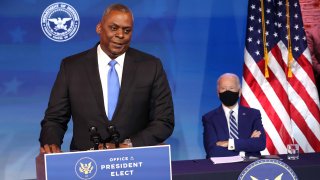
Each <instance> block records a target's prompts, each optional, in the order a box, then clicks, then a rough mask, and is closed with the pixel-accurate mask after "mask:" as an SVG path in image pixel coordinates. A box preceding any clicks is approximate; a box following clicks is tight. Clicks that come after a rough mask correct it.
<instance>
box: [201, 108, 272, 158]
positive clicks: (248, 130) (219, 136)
mask: <svg viewBox="0 0 320 180" xmlns="http://www.w3.org/2000/svg"><path fill="white" fill-rule="evenodd" d="M202 123H203V127H204V132H203V141H204V147H205V150H206V153H207V158H210V157H223V156H235V155H239V152H240V151H245V152H246V156H259V155H260V151H262V150H264V149H265V147H266V135H265V131H264V129H263V125H262V122H261V114H260V111H259V110H256V109H253V108H247V107H243V106H239V111H238V133H239V139H235V140H234V143H235V150H232V151H231V150H228V148H227V147H226V148H225V147H220V146H217V145H216V142H217V141H226V140H228V139H229V129H228V124H227V119H226V116H225V113H224V111H223V108H222V106H220V107H218V108H217V109H214V110H212V111H210V112H208V113H207V114H205V115H204V116H203V117H202ZM254 130H258V131H260V132H261V136H260V137H259V138H251V134H252V132H253V131H254Z"/></svg>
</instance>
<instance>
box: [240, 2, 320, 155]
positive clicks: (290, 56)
mask: <svg viewBox="0 0 320 180" xmlns="http://www.w3.org/2000/svg"><path fill="white" fill-rule="evenodd" d="M246 31H247V34H246V46H245V50H244V54H245V55H244V66H243V79H242V97H241V104H243V105H245V106H249V107H253V108H257V109H259V110H260V112H261V116H262V122H263V125H264V128H265V130H266V134H267V148H266V149H265V150H264V151H263V154H286V153H287V151H286V146H287V144H291V143H297V144H299V145H300V151H301V152H319V151H320V124H319V123H320V113H319V112H320V111H319V98H318V92H317V89H316V86H315V79H314V74H313V70H312V64H311V56H310V52H309V50H308V48H307V41H306V34H305V31H304V28H303V22H302V17H301V11H300V5H299V1H298V0H249V3H248V18H247V29H246Z"/></svg>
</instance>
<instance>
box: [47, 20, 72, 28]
mask: <svg viewBox="0 0 320 180" xmlns="http://www.w3.org/2000/svg"><path fill="white" fill-rule="evenodd" d="M71 19H72V18H62V19H61V18H60V17H58V18H51V19H48V21H50V22H53V23H54V24H55V25H56V26H55V27H54V30H56V31H58V30H60V29H63V30H65V31H66V30H67V25H65V24H66V22H67V21H70V20H71Z"/></svg>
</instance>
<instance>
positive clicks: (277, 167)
mask: <svg viewBox="0 0 320 180" xmlns="http://www.w3.org/2000/svg"><path fill="white" fill-rule="evenodd" d="M247 179H248V180H261V179H270V180H271V179H272V180H273V179H274V180H282V179H285V180H287V179H289V180H291V179H293V180H297V179H298V177H297V175H296V174H295V173H294V171H293V170H292V169H291V168H290V167H289V166H288V165H287V164H285V163H284V162H282V161H279V160H276V159H261V160H258V161H255V162H253V163H251V164H249V165H248V166H247V167H246V168H245V169H244V170H243V171H242V172H241V174H240V175H239V177H238V180H247Z"/></svg>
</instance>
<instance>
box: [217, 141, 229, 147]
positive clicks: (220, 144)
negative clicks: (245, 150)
mask: <svg viewBox="0 0 320 180" xmlns="http://www.w3.org/2000/svg"><path fill="white" fill-rule="evenodd" d="M216 145H217V146H221V147H228V145H229V141H218V142H216Z"/></svg>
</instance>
